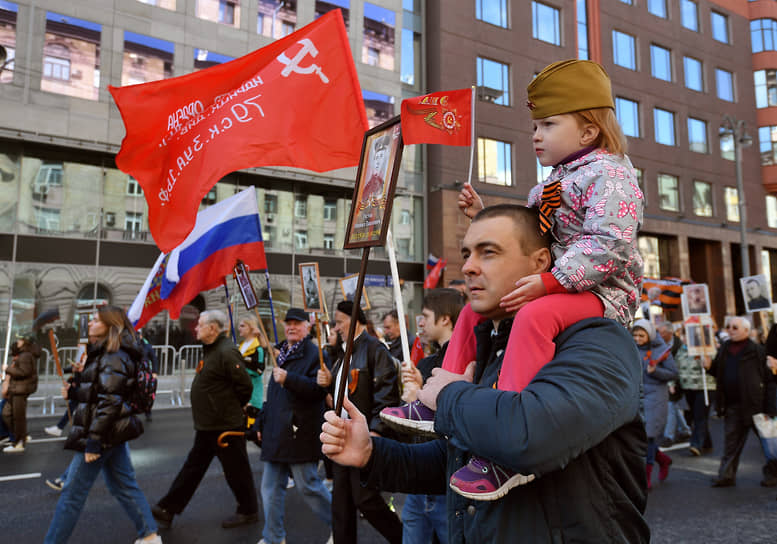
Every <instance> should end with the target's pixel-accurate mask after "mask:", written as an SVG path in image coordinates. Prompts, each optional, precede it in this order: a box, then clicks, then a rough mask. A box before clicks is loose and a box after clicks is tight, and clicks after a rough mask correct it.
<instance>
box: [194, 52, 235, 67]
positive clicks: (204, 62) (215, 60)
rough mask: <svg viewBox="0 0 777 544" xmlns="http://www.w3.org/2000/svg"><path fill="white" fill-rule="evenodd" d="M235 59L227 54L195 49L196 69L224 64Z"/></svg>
mask: <svg viewBox="0 0 777 544" xmlns="http://www.w3.org/2000/svg"><path fill="white" fill-rule="evenodd" d="M231 60H234V57H228V56H226V55H219V54H218V53H214V52H213V51H208V50H207V49H195V50H194V69H195V70H203V69H204V68H210V67H211V66H216V65H218V64H224V63H225V62H229V61H231Z"/></svg>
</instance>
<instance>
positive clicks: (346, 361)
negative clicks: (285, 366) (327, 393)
mask: <svg viewBox="0 0 777 544" xmlns="http://www.w3.org/2000/svg"><path fill="white" fill-rule="evenodd" d="M369 259H370V246H367V247H365V248H364V249H363V250H362V262H361V267H360V268H359V279H358V281H357V282H356V291H355V292H354V293H353V311H351V325H350V326H349V327H348V338H346V339H345V355H343V366H342V367H341V369H340V376H341V378H340V387H339V388H338V389H337V391H335V414H337V415H338V416H340V415H341V414H342V410H343V399H344V398H345V389H346V388H347V387H348V378H349V377H350V375H351V374H350V368H351V354H352V353H353V341H354V337H353V336H354V334H356V320H357V318H358V315H359V309H360V307H361V302H362V289H364V276H366V275H367V262H368V261H369Z"/></svg>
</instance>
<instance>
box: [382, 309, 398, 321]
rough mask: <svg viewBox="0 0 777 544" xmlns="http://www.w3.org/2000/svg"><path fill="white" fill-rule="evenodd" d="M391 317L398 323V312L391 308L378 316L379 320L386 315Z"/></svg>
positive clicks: (383, 319)
mask: <svg viewBox="0 0 777 544" xmlns="http://www.w3.org/2000/svg"><path fill="white" fill-rule="evenodd" d="M389 316H390V317H391V318H392V319H393V320H394V321H396V322H397V323H399V312H397V311H396V310H391V311H390V312H386V313H385V314H383V317H381V318H380V320H381V321H385V320H386V318H387V317H389Z"/></svg>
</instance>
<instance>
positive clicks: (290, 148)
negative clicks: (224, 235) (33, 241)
mask: <svg viewBox="0 0 777 544" xmlns="http://www.w3.org/2000/svg"><path fill="white" fill-rule="evenodd" d="M109 90H110V92H111V94H112V95H113V99H114V100H115V101H116V105H117V106H118V107H119V111H120V112H121V117H122V119H123V121H124V126H125V128H126V136H125V137H124V141H123V142H122V145H121V150H120V151H119V153H118V155H117V156H116V164H117V165H118V167H119V168H120V169H121V170H122V171H123V172H126V173H128V174H130V175H132V176H133V177H134V178H135V179H136V180H138V183H139V184H140V186H141V187H142V188H143V193H144V194H145V195H146V200H147V202H148V210H149V211H148V219H149V228H150V230H151V234H152V235H153V237H154V241H155V242H156V244H157V246H159V249H161V250H162V252H164V253H167V252H169V251H171V250H172V249H173V248H175V247H176V246H177V245H178V244H180V243H181V242H182V241H183V240H184V239H185V238H186V236H187V235H188V234H189V233H190V232H191V230H192V228H193V227H194V223H195V218H196V216H197V209H198V207H199V205H200V202H201V201H202V199H203V197H204V196H205V195H206V194H208V191H210V189H211V187H213V185H215V184H216V182H217V181H218V180H219V179H220V178H222V177H223V176H224V175H226V174H228V173H229V172H233V171H235V170H240V169H242V168H250V167H256V166H293V167H297V168H305V169H308V170H314V171H316V172H326V171H329V170H334V169H337V168H345V167H349V166H355V165H357V164H358V163H359V155H360V151H361V144H362V140H363V137H364V132H365V131H366V130H367V128H368V124H367V114H366V112H365V110H364V101H363V100H362V94H361V87H360V86H359V80H358V78H357V75H356V68H355V66H354V64H353V57H352V55H351V49H350V46H349V42H348V35H347V33H346V31H345V25H344V24H343V18H342V15H341V14H340V10H333V11H331V12H329V13H327V14H326V15H323V16H321V17H319V18H318V19H316V20H315V21H313V22H312V23H310V24H309V25H307V26H305V27H303V28H301V29H300V30H298V31H297V32H294V33H292V34H289V35H288V36H286V37H285V38H281V39H279V40H277V41H275V42H273V43H271V44H270V45H268V46H266V47H263V48H261V49H258V50H256V51H254V52H252V53H249V54H248V55H245V56H243V57H240V58H238V59H235V60H233V61H230V62H227V63H224V64H220V65H217V66H213V67H211V68H208V69H205V70H200V71H198V72H193V73H191V74H186V75H183V76H179V77H175V78H171V79H166V80H163V81H154V82H151V83H144V84H140V85H130V86H126V87H121V88H117V87H109Z"/></svg>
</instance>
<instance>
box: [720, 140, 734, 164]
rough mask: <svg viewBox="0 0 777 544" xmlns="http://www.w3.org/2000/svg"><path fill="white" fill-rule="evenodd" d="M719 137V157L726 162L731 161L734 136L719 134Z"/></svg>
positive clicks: (732, 158)
mask: <svg viewBox="0 0 777 544" xmlns="http://www.w3.org/2000/svg"><path fill="white" fill-rule="evenodd" d="M719 136H720V156H721V158H723V159H726V160H728V161H733V160H734V159H735V157H734V135H733V134H719Z"/></svg>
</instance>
